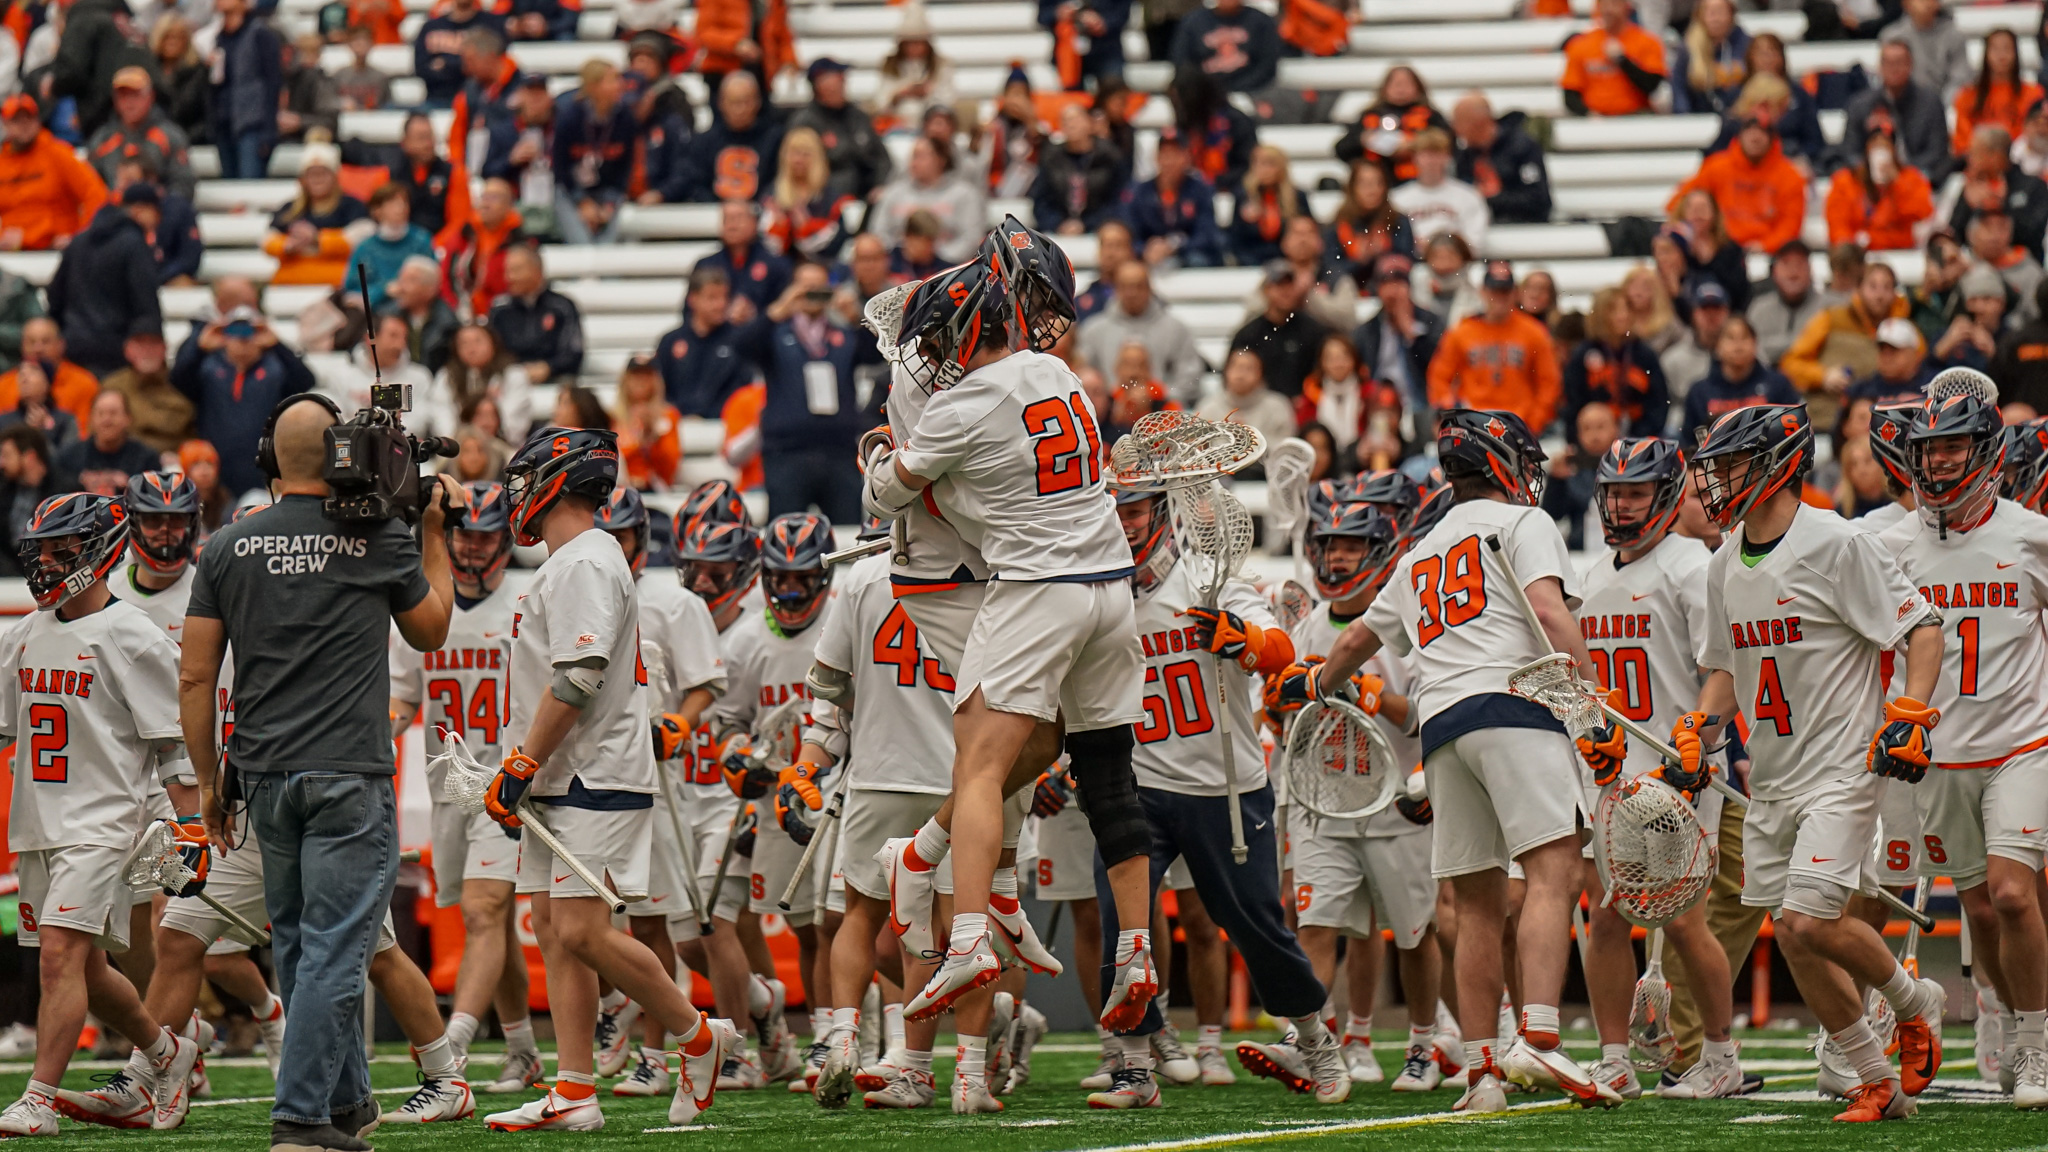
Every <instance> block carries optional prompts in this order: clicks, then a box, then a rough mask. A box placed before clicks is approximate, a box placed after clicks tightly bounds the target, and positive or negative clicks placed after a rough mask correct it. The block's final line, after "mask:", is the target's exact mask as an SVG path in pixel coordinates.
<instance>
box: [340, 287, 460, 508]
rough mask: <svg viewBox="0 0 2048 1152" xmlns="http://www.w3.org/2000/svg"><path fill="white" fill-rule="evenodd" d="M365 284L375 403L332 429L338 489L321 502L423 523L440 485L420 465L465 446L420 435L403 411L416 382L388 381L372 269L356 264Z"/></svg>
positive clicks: (408, 408) (371, 394)
mask: <svg viewBox="0 0 2048 1152" xmlns="http://www.w3.org/2000/svg"><path fill="white" fill-rule="evenodd" d="M356 278H357V280H358V282H360V283H361V285H362V287H363V313H364V315H366V316H368V317H369V321H370V326H369V330H368V332H367V333H365V335H364V337H363V338H364V340H366V341H367V342H368V343H369V347H370V370H371V372H372V374H373V376H374V381H375V382H374V383H372V384H371V386H370V406H369V407H368V408H365V409H363V410H362V411H360V412H357V413H356V414H355V415H353V416H351V417H349V418H348V419H347V420H344V421H342V422H341V423H339V424H335V425H331V426H330V427H329V428H328V429H327V467H326V471H325V475H324V479H325V480H326V481H327V487H328V488H329V489H330V490H331V492H332V494H331V495H329V496H328V497H327V500H326V502H325V503H323V504H322V505H321V511H322V512H324V513H325V514H326V516H327V518H328V519H329V520H339V521H343V522H352V521H353V522H361V521H372V520H389V519H391V518H393V517H401V518H403V519H404V520H405V522H406V523H407V524H413V523H417V522H418V521H419V518H420V513H421V512H423V511H425V510H426V507H427V501H428V500H429V499H431V498H432V496H433V493H434V490H435V489H434V486H433V485H430V484H422V483H420V465H422V464H424V463H426V462H427V461H428V460H431V459H433V458H434V457H436V456H453V455H455V454H456V452H457V451H459V450H460V449H459V448H458V447H457V445H456V443H455V441H453V440H450V439H449V438H448V437H446V436H429V437H425V438H421V437H417V436H414V435H413V434H412V433H410V432H407V431H406V430H405V425H404V424H403V423H401V422H400V416H401V415H402V414H404V413H406V412H409V411H411V410H412V386H411V385H410V384H386V383H384V370H383V367H382V365H380V364H379V363H378V361H377V337H376V332H377V315H376V313H374V312H372V311H370V288H369V284H370V278H369V274H368V270H367V269H366V268H364V267H363V266H362V265H361V264H358V265H356Z"/></svg>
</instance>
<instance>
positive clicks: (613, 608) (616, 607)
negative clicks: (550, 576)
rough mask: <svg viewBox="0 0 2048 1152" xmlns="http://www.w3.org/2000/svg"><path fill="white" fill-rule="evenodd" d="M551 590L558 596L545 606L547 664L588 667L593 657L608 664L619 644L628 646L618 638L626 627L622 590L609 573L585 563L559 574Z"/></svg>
mask: <svg viewBox="0 0 2048 1152" xmlns="http://www.w3.org/2000/svg"><path fill="white" fill-rule="evenodd" d="M554 588H555V589H556V590H557V592H558V594H557V595H556V596H555V597H554V598H553V599H552V600H551V601H550V602H549V604H548V663H550V664H552V665H554V666H555V667H557V668H560V667H563V666H565V665H581V666H585V667H588V666H589V665H590V661H591V659H592V658H593V657H596V658H600V659H602V660H603V661H604V663H606V664H608V663H610V662H611V661H612V658H613V656H614V655H615V654H616V653H617V652H618V651H619V647H620V644H621V643H622V642H629V638H628V637H625V636H622V635H620V629H621V628H622V627H625V626H628V625H629V624H630V621H629V619H628V618H629V616H630V615H631V613H629V612H627V611H626V599H625V596H626V589H625V588H624V587H623V586H622V585H621V583H620V581H619V580H617V579H615V578H614V576H613V574H612V573H611V572H609V571H607V570H606V569H604V568H601V567H599V566H598V565H597V564H595V563H591V562H588V561H584V562H580V563H578V564H576V565H574V566H572V567H571V568H569V569H567V570H565V571H564V572H562V573H561V578H560V580H559V581H558V582H556V583H555V584H554ZM564 593H565V594H564ZM633 654H634V655H635V656H637V655H639V653H638V652H637V651H636V652H634V653H633ZM598 666H599V667H602V666H603V665H602V664H600V665H598Z"/></svg>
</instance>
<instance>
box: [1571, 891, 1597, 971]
mask: <svg viewBox="0 0 2048 1152" xmlns="http://www.w3.org/2000/svg"><path fill="white" fill-rule="evenodd" d="M1592 935H1593V933H1592V932H1591V931H1590V930H1589V929H1588V928H1587V927H1586V910H1585V909H1584V908H1582V907H1580V906H1579V901H1578V899H1577V897H1574V898H1573V899H1572V942H1573V943H1575V944H1577V945H1578V946H1579V971H1580V972H1581V973H1587V972H1591V971H1592V970H1593V941H1592V939H1591V937H1592Z"/></svg>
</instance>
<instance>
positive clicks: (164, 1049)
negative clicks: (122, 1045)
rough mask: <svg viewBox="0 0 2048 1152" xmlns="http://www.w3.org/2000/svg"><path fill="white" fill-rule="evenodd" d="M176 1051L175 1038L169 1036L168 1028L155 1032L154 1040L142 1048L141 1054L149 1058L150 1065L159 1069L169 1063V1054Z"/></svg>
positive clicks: (176, 1043)
mask: <svg viewBox="0 0 2048 1152" xmlns="http://www.w3.org/2000/svg"><path fill="white" fill-rule="evenodd" d="M177 1050H178V1042H177V1038H176V1037H174V1036H172V1035H171V1030H170V1029H169V1028H159V1029H157V1030H156V1039H154V1040H152V1041H150V1042H149V1043H148V1044H147V1045H146V1046H144V1047H143V1048H142V1049H141V1052H142V1054H143V1055H144V1056H146V1057H148V1058H149V1062H150V1063H151V1064H154V1065H156V1066H157V1067H159V1068H161V1067H163V1066H164V1065H165V1064H168V1063H170V1062H171V1053H173V1052H176V1051H177Z"/></svg>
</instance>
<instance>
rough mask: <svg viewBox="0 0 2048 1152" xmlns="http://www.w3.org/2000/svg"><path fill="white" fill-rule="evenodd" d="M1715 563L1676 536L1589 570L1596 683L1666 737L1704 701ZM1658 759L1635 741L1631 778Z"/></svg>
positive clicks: (1588, 616)
mask: <svg viewBox="0 0 2048 1152" xmlns="http://www.w3.org/2000/svg"><path fill="white" fill-rule="evenodd" d="M1711 559H1713V553H1711V552H1709V551H1707V546H1706V545H1705V544H1702V543H1700V542H1699V541H1698V540H1695V539H1693V538H1691V537H1689V536H1680V535H1679V534H1678V533H1676V532H1670V533H1666V534H1665V536H1664V539H1663V540H1661V541H1659V542H1658V543H1657V546H1656V547H1655V548H1652V549H1650V552H1649V555H1647V556H1644V557H1642V558H1640V559H1638V560H1636V561H1635V563H1633V564H1625V565H1622V566H1621V567H1619V568H1617V567H1615V561H1616V555H1615V553H1613V552H1612V551H1606V552H1602V553H1600V555H1599V556H1597V557H1595V558H1594V560H1593V566H1592V568H1591V569H1590V570H1588V571H1587V573H1586V586H1585V593H1584V594H1585V601H1584V603H1582V604H1581V605H1580V606H1579V631H1580V633H1581V634H1583V635H1584V636H1585V638H1586V647H1587V649H1589V650H1590V651H1591V653H1592V656H1593V670H1594V673H1595V675H1594V677H1593V678H1594V679H1597V680H1598V681H1599V682H1600V683H1602V684H1605V685H1607V686H1608V687H1609V688H1615V689H1620V690H1621V697H1620V699H1619V703H1618V704H1617V705H1616V710H1617V711H1619V712H1620V713H1621V714H1622V715H1624V716H1626V717H1628V718H1629V719H1631V720H1636V721H1640V722H1641V723H1642V724H1643V726H1644V727H1646V728H1648V729H1649V730H1650V731H1652V732H1655V733H1658V734H1659V735H1660V736H1661V735H1662V734H1664V733H1667V732H1669V731H1671V726H1672V725H1673V724H1676V723H1678V718H1679V717H1680V716H1683V715H1685V714H1686V713H1687V712H1690V711H1692V710H1693V708H1694V707H1695V706H1696V705H1698V703H1699V699H1700V672H1699V653H1700V647H1701V645H1702V644H1703V643H1705V641H1706V628H1707V561H1709V560H1711ZM1659 762H1660V757H1659V756H1658V755H1657V753H1656V752H1654V751H1652V750H1651V748H1650V746H1649V745H1648V744H1646V743H1644V742H1643V741H1641V740H1638V739H1636V738H1634V737H1630V738H1629V740H1628V761H1627V764H1626V771H1627V772H1628V774H1629V775H1635V774H1636V773H1639V772H1648V771H1650V770H1651V769H1653V768H1655V767H1657V766H1658V763H1659Z"/></svg>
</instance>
